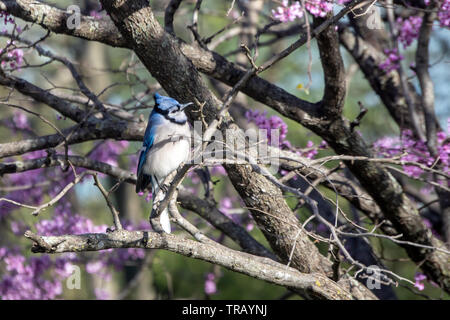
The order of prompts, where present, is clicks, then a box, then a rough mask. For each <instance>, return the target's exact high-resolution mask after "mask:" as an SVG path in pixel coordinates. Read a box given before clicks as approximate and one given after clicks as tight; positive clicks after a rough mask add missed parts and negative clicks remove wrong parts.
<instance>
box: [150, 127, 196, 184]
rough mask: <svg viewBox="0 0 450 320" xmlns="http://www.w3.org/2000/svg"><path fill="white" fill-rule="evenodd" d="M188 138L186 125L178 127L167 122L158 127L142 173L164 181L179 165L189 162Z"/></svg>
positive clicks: (188, 133)
mask: <svg viewBox="0 0 450 320" xmlns="http://www.w3.org/2000/svg"><path fill="white" fill-rule="evenodd" d="M190 138H191V131H190V129H189V125H188V123H185V124H184V125H179V124H174V123H172V122H169V121H167V123H166V124H164V125H161V126H158V130H157V131H156V134H155V139H154V141H153V146H152V147H151V148H150V150H149V152H148V153H147V160H146V161H145V164H144V168H143V171H144V172H145V173H146V174H149V175H154V176H156V178H157V179H158V181H161V180H162V179H164V178H165V177H166V176H167V175H168V174H169V173H171V172H172V171H174V170H176V169H178V167H179V166H180V164H181V163H183V162H187V161H188V160H189V155H190Z"/></svg>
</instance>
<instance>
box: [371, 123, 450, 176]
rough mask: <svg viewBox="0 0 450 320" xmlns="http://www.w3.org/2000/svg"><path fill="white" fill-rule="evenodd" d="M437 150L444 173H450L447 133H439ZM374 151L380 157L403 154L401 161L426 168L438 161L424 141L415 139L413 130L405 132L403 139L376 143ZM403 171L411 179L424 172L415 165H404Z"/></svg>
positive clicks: (449, 147) (383, 139) (384, 140)
mask: <svg viewBox="0 0 450 320" xmlns="http://www.w3.org/2000/svg"><path fill="white" fill-rule="evenodd" d="M437 143H438V146H437V149H438V155H439V160H440V161H441V163H442V165H443V171H444V172H446V173H449V172H450V143H449V142H448V141H447V134H446V133H445V132H442V131H441V132H438V133H437ZM374 149H375V150H376V151H377V153H378V155H379V156H384V157H395V156H399V155H401V154H404V155H402V156H401V158H400V159H401V160H404V161H410V162H417V163H420V164H423V165H426V166H431V165H433V163H434V162H435V161H436V159H435V158H434V157H432V156H431V155H430V153H429V151H428V148H427V146H426V144H425V142H423V141H419V140H417V139H415V138H414V136H413V134H412V132H411V130H404V131H403V132H402V136H401V138H394V137H385V138H381V139H379V140H377V141H376V142H375V143H374ZM403 170H404V171H405V172H406V173H407V174H408V175H409V176H411V177H415V178H417V177H419V176H420V175H421V174H422V173H423V170H422V169H421V168H419V167H417V166H414V165H404V166H403Z"/></svg>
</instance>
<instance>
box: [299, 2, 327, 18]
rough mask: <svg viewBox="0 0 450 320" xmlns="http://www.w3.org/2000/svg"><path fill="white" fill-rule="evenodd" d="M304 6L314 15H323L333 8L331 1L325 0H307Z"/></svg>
mask: <svg viewBox="0 0 450 320" xmlns="http://www.w3.org/2000/svg"><path fill="white" fill-rule="evenodd" d="M305 8H306V9H307V10H308V11H309V12H310V13H311V14H312V15H313V16H315V17H325V16H326V15H327V12H330V11H331V10H333V2H329V1H327V0H307V1H305Z"/></svg>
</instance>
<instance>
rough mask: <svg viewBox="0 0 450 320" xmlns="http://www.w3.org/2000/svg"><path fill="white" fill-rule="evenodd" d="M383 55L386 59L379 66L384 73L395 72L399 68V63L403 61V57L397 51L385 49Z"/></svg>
mask: <svg viewBox="0 0 450 320" xmlns="http://www.w3.org/2000/svg"><path fill="white" fill-rule="evenodd" d="M384 53H385V54H386V56H387V59H386V60H385V61H383V62H382V63H381V64H380V68H381V69H383V70H384V71H386V72H391V71H392V70H397V69H398V68H399V67H400V61H401V60H403V58H404V57H403V56H402V55H401V54H399V53H398V51H397V49H392V50H389V49H385V50H384Z"/></svg>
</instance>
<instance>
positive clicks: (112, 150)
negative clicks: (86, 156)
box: [90, 140, 129, 166]
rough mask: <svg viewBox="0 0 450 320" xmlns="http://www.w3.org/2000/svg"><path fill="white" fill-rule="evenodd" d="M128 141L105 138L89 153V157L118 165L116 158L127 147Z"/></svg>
mask: <svg viewBox="0 0 450 320" xmlns="http://www.w3.org/2000/svg"><path fill="white" fill-rule="evenodd" d="M128 145H129V142H128V141H126V140H123V141H110V140H107V141H105V142H104V143H101V144H100V145H98V146H97V147H96V148H95V149H94V151H93V152H92V153H91V155H90V157H91V158H92V159H93V160H97V161H101V162H106V163H107V164H109V165H111V166H118V163H117V158H118V155H120V154H121V153H122V152H123V151H124V150H125V149H126V148H128Z"/></svg>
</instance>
